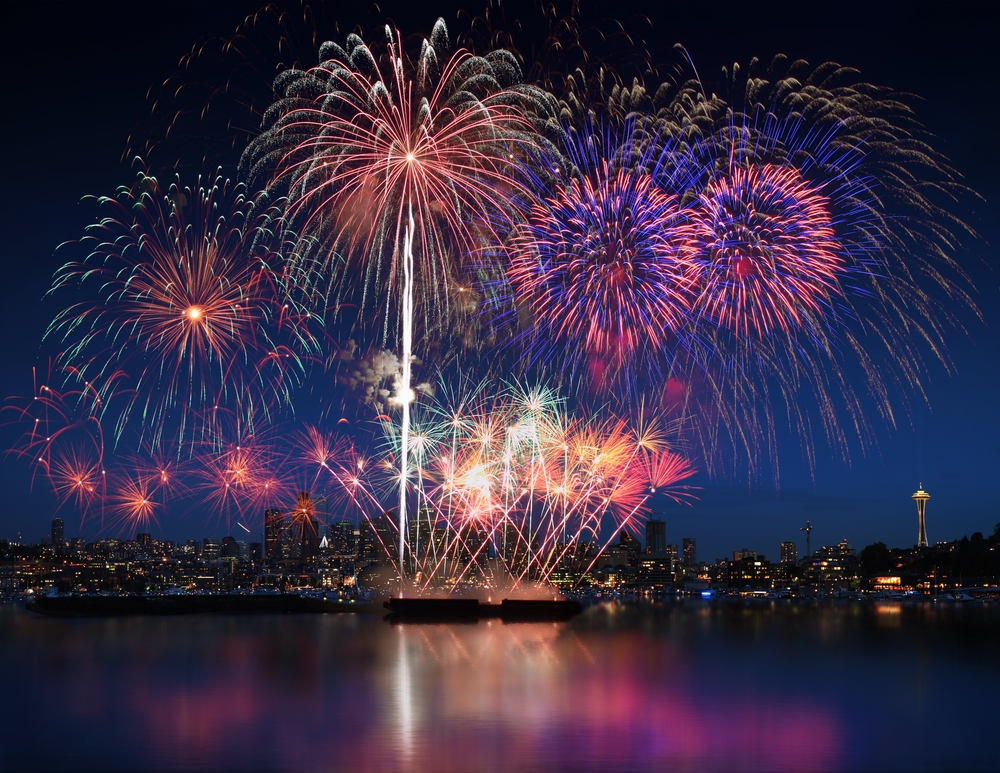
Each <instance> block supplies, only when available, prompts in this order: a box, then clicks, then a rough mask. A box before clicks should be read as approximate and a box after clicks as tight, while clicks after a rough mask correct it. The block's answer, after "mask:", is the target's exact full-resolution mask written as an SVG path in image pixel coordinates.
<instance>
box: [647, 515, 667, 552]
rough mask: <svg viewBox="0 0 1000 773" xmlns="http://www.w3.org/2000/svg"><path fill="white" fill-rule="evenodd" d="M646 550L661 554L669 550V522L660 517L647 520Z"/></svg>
mask: <svg viewBox="0 0 1000 773" xmlns="http://www.w3.org/2000/svg"><path fill="white" fill-rule="evenodd" d="M646 552H647V553H649V554H651V555H654V556H659V555H663V554H664V553H666V552H667V523H666V521H662V520H660V519H659V518H650V519H649V520H648V521H646Z"/></svg>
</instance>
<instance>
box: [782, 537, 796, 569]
mask: <svg viewBox="0 0 1000 773" xmlns="http://www.w3.org/2000/svg"><path fill="white" fill-rule="evenodd" d="M798 560H799V546H798V545H797V544H796V543H794V542H782V543H781V563H783V564H794V563H795V562H796V561H798Z"/></svg>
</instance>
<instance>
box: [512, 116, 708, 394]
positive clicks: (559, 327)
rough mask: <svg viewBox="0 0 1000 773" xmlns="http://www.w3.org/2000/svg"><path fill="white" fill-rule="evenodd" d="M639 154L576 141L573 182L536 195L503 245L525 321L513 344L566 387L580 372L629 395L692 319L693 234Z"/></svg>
mask: <svg viewBox="0 0 1000 773" xmlns="http://www.w3.org/2000/svg"><path fill="white" fill-rule="evenodd" d="M626 133H628V132H627V131H626ZM601 146H603V147H604V150H603V152H602V151H600V150H598V148H599V147H601ZM634 151H635V148H634V146H633V145H632V143H631V141H619V140H617V139H614V138H612V137H611V136H610V135H609V136H605V137H604V138H603V141H602V138H601V137H600V136H599V135H596V134H594V133H586V134H584V136H583V137H581V138H579V139H578V141H576V142H573V143H571V145H570V153H569V155H568V160H569V168H570V169H571V170H572V176H568V178H564V179H563V180H561V181H559V182H556V183H555V184H552V185H546V186H542V187H543V188H544V190H543V191H542V192H541V195H540V197H539V198H538V199H537V200H536V201H535V202H533V203H532V204H531V205H530V211H529V212H528V214H527V215H526V218H525V222H524V224H523V225H521V226H520V227H519V228H518V229H517V231H516V232H515V236H514V237H513V238H512V239H511V240H510V241H509V242H508V245H509V246H508V252H507V253H506V255H507V256H508V257H507V260H508V263H507V266H506V269H507V277H508V281H509V287H510V291H509V293H510V296H511V297H510V299H504V300H505V301H506V302H507V305H508V306H514V308H515V309H516V311H517V313H518V315H519V316H521V315H524V314H526V315H527V316H528V319H529V320H530V322H529V324H528V326H527V330H525V331H524V332H523V333H521V335H520V338H521V339H522V340H521V341H520V343H523V344H526V345H527V347H528V348H529V350H530V351H532V352H533V354H534V356H533V357H532V361H533V362H538V361H544V362H549V363H551V362H553V361H555V362H557V363H558V364H557V365H556V370H557V371H560V372H562V373H563V375H564V377H565V378H566V379H567V380H568V381H570V382H571V383H572V382H573V381H574V380H576V377H577V376H578V375H579V374H578V371H580V370H581V369H582V368H584V367H585V368H586V369H587V371H589V373H588V375H589V376H590V381H591V382H592V383H593V384H595V385H598V386H604V387H607V386H608V385H610V384H621V383H623V382H624V384H625V385H626V387H627V388H628V389H632V388H634V386H635V382H636V377H637V375H638V374H642V373H653V374H656V373H659V372H660V371H661V370H663V369H664V367H665V366H666V365H667V364H668V363H669V361H670V360H671V358H672V354H671V350H672V348H673V347H674V346H675V345H676V338H675V337H674V336H673V335H672V333H673V332H674V331H676V330H677V329H678V328H680V327H682V326H683V325H685V324H686V322H687V319H688V316H689V314H690V310H691V303H692V300H693V298H694V285H695V282H696V280H697V278H698V272H697V266H696V264H695V261H694V260H693V251H692V237H691V228H690V226H689V224H688V223H687V222H686V218H685V215H684V213H683V212H682V210H681V207H680V205H679V199H678V197H676V196H673V195H670V194H667V193H665V192H663V191H662V190H661V189H660V188H659V187H658V186H657V185H656V183H655V181H654V176H653V174H651V173H650V172H649V171H647V169H646V168H644V167H646V166H648V165H649V161H650V160H649V159H645V158H640V159H638V160H635V159H634ZM644 162H645V163H644ZM654 165H655V164H654ZM554 168H556V169H558V167H555V166H554Z"/></svg>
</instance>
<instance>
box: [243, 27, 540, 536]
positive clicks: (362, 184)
mask: <svg viewBox="0 0 1000 773" xmlns="http://www.w3.org/2000/svg"><path fill="white" fill-rule="evenodd" d="M450 48H451V47H450V44H449V41H448V31H447V28H446V27H445V25H444V23H443V21H441V20H439V21H438V23H437V24H435V26H434V30H433V33H432V35H431V38H430V40H424V41H423V42H422V45H421V49H420V53H419V55H418V57H417V58H416V59H415V60H410V59H409V58H408V57H407V56H406V55H405V52H404V50H403V46H402V40H401V37H400V36H399V34H398V33H396V32H393V30H392V29H391V28H389V27H386V40H385V45H384V47H383V48H382V49H381V50H380V51H373V50H372V49H371V48H369V47H368V46H367V45H366V44H365V43H364V41H362V39H361V38H360V37H358V36H357V35H350V36H348V38H347V43H346V48H342V47H341V46H339V45H337V44H335V43H324V44H323V46H322V47H321V48H320V59H321V63H320V64H319V65H318V66H317V67H315V68H313V69H311V70H308V71H306V72H302V71H298V70H289V71H286V72H285V73H282V74H281V75H280V76H279V77H278V79H277V80H276V82H275V90H276V92H278V93H279V94H281V95H283V98H282V99H281V100H279V101H278V102H277V103H276V104H275V105H274V106H273V107H272V108H271V109H270V110H269V111H268V114H267V115H266V116H265V123H264V131H263V133H262V134H261V136H260V137H259V138H258V139H256V140H255V141H254V142H252V143H251V144H250V146H249V148H248V149H247V152H246V153H245V154H244V160H243V166H244V169H245V170H246V173H247V175H248V176H249V178H250V179H252V180H254V179H259V178H262V177H263V178H266V179H267V180H268V182H269V185H270V187H271V188H276V189H280V190H283V191H287V195H288V198H289V213H290V219H291V222H292V223H293V224H294V225H295V227H296V228H297V229H298V230H299V232H300V233H303V234H306V235H309V236H312V237H313V238H314V240H315V244H316V245H318V247H317V249H318V250H320V251H321V253H322V254H323V256H324V258H325V260H324V262H325V263H326V264H327V265H328V266H329V268H330V269H331V277H332V278H331V280H330V281H331V285H330V287H329V291H328V295H329V296H332V306H333V313H334V315H336V314H337V313H338V311H339V309H340V307H341V306H342V305H343V304H344V303H345V302H356V303H357V306H358V307H359V308H361V309H365V310H366V309H368V308H370V307H371V306H373V305H374V306H375V307H376V308H380V307H381V308H382V309H384V310H383V311H381V312H379V316H380V317H381V327H382V338H383V339H387V338H388V337H389V336H390V331H391V334H392V335H393V336H395V334H396V327H397V323H398V325H399V336H400V343H401V347H402V356H401V358H400V359H401V363H402V368H403V377H402V379H401V382H400V385H399V391H398V393H397V395H396V399H397V402H398V404H399V405H400V406H401V408H402V411H403V437H404V442H403V445H402V446H401V449H400V456H401V464H402V468H403V470H404V474H403V475H402V477H403V478H404V479H405V477H406V474H405V469H406V465H407V453H408V451H407V443H406V442H405V438H406V436H407V433H408V426H409V416H408V414H409V405H410V403H411V402H412V390H411V386H410V382H409V373H410V363H411V358H412V343H413V328H414V325H415V323H416V321H417V320H416V315H417V314H418V313H419V312H418V311H417V309H418V308H419V309H420V310H421V311H422V314H421V315H420V316H421V317H422V319H421V321H422V323H423V328H424V330H425V336H428V335H432V334H434V333H435V332H440V327H441V325H442V324H443V322H444V321H445V320H447V318H448V317H449V314H450V309H449V303H448V298H449V295H448V287H449V284H450V282H451V281H453V279H454V277H455V270H454V268H453V265H452V262H453V261H455V260H456V259H461V258H462V256H463V254H464V253H467V252H469V251H470V250H471V249H473V248H474V247H475V245H476V244H477V242H478V239H479V237H480V234H479V232H478V231H479V228H480V226H479V225H478V224H486V223H488V222H490V216H491V215H494V214H495V213H497V212H500V213H502V212H504V211H505V210H506V209H507V200H508V199H509V191H510V190H511V188H512V185H513V183H512V182H511V180H512V175H511V174H510V171H511V169H512V168H513V164H512V160H513V158H514V154H515V153H516V152H517V153H519V152H521V151H520V148H521V147H522V146H523V144H524V143H525V142H529V143H533V142H534V139H533V138H534V135H533V133H532V132H531V127H530V125H529V124H528V122H527V121H526V120H525V119H524V118H523V117H522V114H521V110H520V109H519V105H520V104H523V103H525V102H526V101H529V100H530V99H531V98H532V95H533V94H534V93H535V90H534V89H531V88H529V87H523V86H520V85H519V80H520V70H519V68H518V66H517V62H516V59H515V58H514V57H513V56H512V55H511V54H510V53H508V52H506V51H494V52H491V53H490V54H488V55H487V56H485V57H475V56H472V55H470V54H468V53H467V52H465V51H461V50H458V51H455V52H451V51H450ZM356 261H360V265H357V264H356ZM418 262H419V268H418ZM357 277H361V278H362V283H361V287H360V288H358V287H356V282H357ZM359 292H360V297H356V296H357V294H358V293H359ZM373 300H374V304H373ZM418 301H419V306H418V305H417V302H418ZM399 510H400V513H399V517H400V524H401V528H400V535H401V539H404V538H405V532H406V529H405V523H406V512H405V510H406V503H405V495H404V492H403V491H402V490H401V492H400V506H399ZM401 550H402V547H401Z"/></svg>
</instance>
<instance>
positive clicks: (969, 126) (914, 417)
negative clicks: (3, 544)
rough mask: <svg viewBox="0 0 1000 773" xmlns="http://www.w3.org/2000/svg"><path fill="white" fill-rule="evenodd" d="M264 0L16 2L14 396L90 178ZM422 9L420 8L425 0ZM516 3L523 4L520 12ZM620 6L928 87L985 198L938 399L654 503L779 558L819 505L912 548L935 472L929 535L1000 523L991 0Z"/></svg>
mask: <svg viewBox="0 0 1000 773" xmlns="http://www.w3.org/2000/svg"><path fill="white" fill-rule="evenodd" d="M407 5H409V6H410V9H409V10H407V11H405V12H403V13H396V12H394V11H393V10H392V8H391V4H388V3H387V4H383V5H382V9H383V10H384V11H385V13H386V15H387V16H388V17H390V18H392V20H393V21H395V22H396V24H398V25H399V26H400V28H401V29H402V30H403V31H404V32H406V33H420V34H428V33H429V32H430V28H431V26H432V25H433V23H434V20H435V18H436V17H437V16H443V17H444V18H445V19H446V21H449V20H451V19H452V18H453V17H454V16H455V14H456V11H457V10H458V6H457V5H455V4H452V3H438V4H437V5H433V4H429V3H427V4H423V3H421V4H417V3H413V4H407ZM256 7H257V6H256V4H247V3H233V4H229V3H212V4H192V5H189V4H187V3H173V2H171V3H152V4H145V3H144V4H126V3H101V4H94V5H89V4H72V5H63V4H57V3H30V4H28V3H25V4H22V5H13V4H11V5H6V6H5V7H4V25H3V27H4V31H3V33H2V35H3V46H2V55H3V56H4V57H5V62H4V71H5V72H7V74H8V75H7V89H6V93H5V101H6V104H7V107H6V108H5V111H4V120H3V122H2V125H0V131H2V132H3V146H4V147H5V148H6V152H5V153H4V154H3V186H2V189H0V195H2V197H3V203H2V209H0V211H2V212H3V214H4V217H3V220H2V221H0V228H2V240H0V244H2V245H3V260H4V267H5V272H6V275H5V278H4V281H3V283H2V287H0V292H2V293H3V303H2V304H0V315H2V318H0V329H2V330H4V331H5V335H4V340H3V344H2V347H3V348H2V351H3V366H2V368H0V396H8V395H28V394H30V393H31V390H32V382H31V367H32V366H33V365H40V366H41V367H42V369H44V366H45V363H44V359H43V358H44V356H45V353H43V350H42V348H41V347H40V343H41V337H42V334H43V332H44V330H45V327H46V325H47V324H48V322H49V321H50V320H51V318H52V317H53V315H54V314H55V313H56V312H57V311H58V310H59V306H58V305H57V303H54V302H52V301H50V300H47V299H43V295H44V293H45V292H46V290H47V289H48V287H49V284H50V281H51V277H52V274H53V271H55V269H56V268H57V267H58V266H59V264H60V262H61V260H60V258H59V256H57V255H56V254H55V248H56V246H57V245H58V244H60V243H61V242H64V241H67V240H71V239H76V238H78V237H79V236H80V235H81V234H82V232H83V228H84V227H85V226H86V225H87V224H88V223H89V222H91V221H92V218H93V216H94V210H93V208H92V207H90V206H87V205H84V204H81V203H80V202H81V199H82V198H83V197H84V196H86V195H89V194H96V195H109V194H112V193H113V192H114V191H115V189H116V188H117V187H118V186H119V185H122V184H129V183H131V181H132V180H133V179H134V175H135V171H134V170H133V168H132V167H131V166H130V164H129V163H128V159H125V158H123V155H124V151H125V149H126V147H127V146H128V138H129V136H130V134H131V133H133V132H134V131H136V130H142V127H143V126H147V125H148V116H149V113H150V103H149V101H148V100H147V90H148V89H149V88H150V87H151V86H154V85H157V84H159V83H161V82H163V81H164V79H166V78H169V77H171V76H173V75H176V73H177V63H178V61H179V59H180V58H181V56H183V55H184V54H185V53H187V51H188V50H189V49H190V47H191V46H192V45H193V44H194V43H195V42H196V41H197V40H198V39H199V38H200V37H202V36H205V35H222V36H228V35H230V34H231V33H232V31H233V30H234V29H235V28H236V26H237V24H238V23H239V22H240V21H241V20H242V19H243V18H244V17H245V16H246V15H247V14H248V13H250V12H252V11H253V10H255V8H256ZM293 7H294V6H293ZM417 7H422V8H425V9H426V12H420V13H418V12H416V11H414V10H412V9H413V8H417ZM520 7H521V6H518V5H516V4H510V5H509V6H508V7H507V8H508V18H511V17H515V16H517V13H518V11H517V9H519V8H520ZM471 8H472V11H473V12H474V13H475V12H478V10H479V8H478V6H472V7H471ZM525 8H527V9H530V6H525ZM585 8H589V6H585ZM617 8H629V9H630V10H634V11H636V12H638V11H642V12H644V13H647V14H648V15H649V16H650V18H651V21H652V29H653V30H654V33H655V39H651V42H652V43H653V44H654V47H655V48H660V49H662V50H663V51H664V52H669V51H670V46H671V44H673V43H674V42H680V43H683V45H684V46H685V47H686V48H687V49H688V51H689V52H690V53H691V56H692V58H693V60H694V61H695V63H696V64H697V66H698V69H699V71H700V73H701V75H702V77H703V79H705V80H710V79H711V78H713V77H714V75H715V73H717V72H718V70H719V68H721V67H722V66H725V65H727V64H730V63H732V62H733V61H740V62H746V61H748V60H749V59H750V58H751V57H752V56H758V57H760V58H761V59H765V60H766V59H769V58H770V57H771V56H772V55H774V54H776V53H785V54H787V55H788V56H789V57H790V58H793V59H795V58H804V59H807V60H808V61H809V62H810V63H812V64H819V63H821V62H823V61H827V60H835V61H838V62H840V63H842V64H844V65H850V66H853V67H856V68H858V69H859V70H860V71H861V73H862V76H863V78H864V79H865V80H867V81H869V82H872V83H876V84H883V85H888V86H892V87H894V88H897V89H899V90H902V91H908V92H912V93H914V94H917V95H919V96H920V97H921V98H922V101H920V102H919V103H917V111H918V113H917V114H918V118H919V119H920V120H921V121H922V122H923V123H924V125H925V126H926V127H927V128H928V129H929V130H930V131H931V132H932V133H933V134H934V135H936V137H937V140H936V141H935V147H936V148H937V149H938V150H940V151H942V152H943V153H944V154H946V155H947V156H948V157H949V158H950V160H951V162H952V164H953V165H954V167H955V168H956V169H957V170H958V171H959V172H960V173H961V174H962V175H964V178H965V182H966V183H967V185H968V186H969V187H971V188H972V189H974V190H975V191H976V192H977V193H978V194H979V195H980V196H981V197H982V201H981V202H979V203H976V204H975V205H974V206H973V208H972V209H971V211H967V213H966V214H965V218H966V220H967V221H968V222H969V223H970V224H971V225H972V226H973V227H974V228H975V229H976V230H977V231H978V232H979V234H980V235H981V239H980V240H979V241H978V242H970V244H969V249H967V250H964V251H961V252H959V253H956V258H957V260H958V261H959V262H960V263H961V265H962V266H963V268H964V269H965V271H966V272H967V273H968V276H969V278H970V280H971V284H972V286H973V287H974V289H975V290H974V295H975V300H976V303H977V304H978V306H979V309H980V310H981V312H982V316H983V319H982V320H980V319H977V317H976V315H975V314H974V313H973V312H972V311H971V310H969V309H963V308H956V309H953V313H954V315H955V316H956V317H957V318H958V319H959V320H960V321H961V324H962V326H963V327H964V331H963V330H953V331H952V332H951V333H950V334H949V355H950V357H951V360H952V362H953V365H954V372H953V373H952V374H949V373H947V372H945V370H944V368H942V367H941V366H940V365H937V366H934V365H932V367H931V377H930V378H929V379H928V382H927V383H928V398H929V403H930V406H929V408H928V407H927V406H924V405H920V404H916V405H914V407H913V409H912V411H911V412H910V418H909V419H908V418H907V415H906V411H905V410H901V411H900V421H899V426H898V427H897V428H896V429H895V430H890V429H889V428H886V427H884V426H880V425H878V424H876V434H877V440H878V449H877V451H876V452H875V453H874V454H873V455H871V456H869V457H868V458H865V457H863V456H862V455H861V453H860V451H857V450H856V449H855V453H854V458H853V459H852V461H851V463H850V464H846V463H845V462H844V461H842V460H841V459H839V458H834V457H833V456H832V454H831V453H830V452H828V451H827V450H826V449H824V448H823V447H820V448H818V449H817V469H816V472H815V477H814V478H813V477H812V476H811V475H810V473H809V470H808V468H807V466H806V465H805V464H804V463H803V462H802V461H801V456H800V454H799V453H798V450H797V443H796V442H795V440H794V439H793V438H784V439H783V441H782V446H783V448H782V450H781V452H780V455H779V458H780V461H781V477H780V488H778V489H777V490H776V488H775V485H774V483H773V481H771V480H765V481H751V482H748V481H747V480H745V479H741V478H739V477H736V478H735V479H734V478H731V477H721V476H720V477H717V478H715V479H710V478H708V477H707V476H705V475H699V476H698V478H697V479H696V480H695V483H696V484H697V485H699V486H701V487H702V490H701V491H700V492H699V498H698V500H697V501H695V502H694V503H693V506H690V507H680V506H676V505H671V504H667V503H665V502H659V501H654V503H653V506H654V509H656V510H657V511H658V512H659V513H660V514H661V515H662V517H664V518H665V519H666V520H667V535H668V541H669V542H676V543H678V544H679V543H680V541H681V539H682V538H683V537H695V538H696V539H697V540H698V557H699V558H700V559H702V560H713V559H714V558H716V557H721V556H724V555H728V554H729V553H730V552H731V551H732V550H733V549H736V548H742V547H748V548H750V549H751V550H756V551H758V552H763V553H765V554H767V556H768V558H772V559H777V558H778V544H779V543H780V542H781V541H784V540H788V539H794V540H798V541H799V543H800V553H804V550H805V544H804V539H803V538H802V535H801V533H800V532H799V527H800V526H802V525H803V524H804V522H805V520H806V519H809V520H810V521H811V522H812V525H813V527H814V531H813V535H812V541H813V546H814V547H815V546H818V545H823V544H833V543H835V542H838V541H840V540H841V539H843V538H847V539H848V541H850V542H851V543H852V544H854V545H855V546H856V547H858V548H860V547H862V546H864V545H866V544H869V543H871V542H874V541H876V540H882V541H884V542H886V543H887V544H889V545H890V546H910V545H912V544H914V543H915V542H916V529H917V523H916V514H915V507H914V505H913V502H912V501H911V500H910V498H909V496H910V494H911V493H913V491H915V490H916V487H917V484H918V483H921V482H922V483H923V486H924V488H925V489H927V490H928V491H929V492H930V493H931V495H932V497H933V498H932V500H931V501H930V503H929V505H928V511H927V512H928V526H927V530H928V536H929V538H930V541H931V542H935V541H939V540H952V539H956V538H960V537H961V536H962V535H965V534H971V533H972V532H976V531H982V532H984V533H989V532H991V531H992V529H993V526H994V524H996V523H997V522H998V521H1000V504H998V499H997V496H996V493H995V488H996V485H997V482H998V481H1000V474H998V473H1000V411H998V408H997V399H996V391H997V387H996V385H997V383H1000V332H998V331H1000V291H998V267H1000V266H998V258H997V245H998V244H1000V234H998V229H997V212H998V201H1000V199H998V196H1000V191H998V189H997V187H998V186H997V181H998V178H1000V175H998V163H997V161H998V153H997V143H996V126H997V104H998V93H997V91H998V83H1000V78H998V71H997V60H996V57H995V55H994V48H995V35H996V25H995V22H994V21H993V20H992V13H991V11H990V5H989V4H986V3H949V4H935V3H929V4H919V3H905V4H904V3H885V4H870V3H866V4H860V3H859V4H847V3H838V4H832V3H831V4H792V5H785V4H740V5H738V6H727V5H720V4H713V5H711V6H707V5H706V6H700V5H692V4H684V5H683V6H678V7H677V8H676V9H674V8H672V7H670V6H664V7H663V8H661V7H660V6H659V4H657V5H656V6H651V7H649V8H644V7H640V6H639V5H629V4H604V5H603V7H602V9H601V11H600V12H593V11H585V16H587V15H588V14H589V16H588V18H590V19H593V20H596V19H599V18H601V17H602V16H605V15H607V14H608V13H610V12H612V11H613V9H617ZM337 14H338V11H337V10H336V8H335V7H327V8H325V9H323V12H322V13H318V14H317V16H318V17H320V18H321V24H320V27H321V30H320V32H321V36H323V37H324V39H325V38H326V37H330V38H332V39H335V40H338V41H342V39H343V37H344V35H345V34H346V32H347V31H349V29H350V27H351V24H352V20H349V19H347V18H346V17H345V18H343V19H342V24H341V29H340V31H339V32H338V31H336V30H335V29H333V27H332V21H334V20H336V19H337ZM369 18H371V17H369ZM368 28H369V29H370V24H369V25H368ZM230 140H231V138H222V140H220V142H223V143H224V142H226V141H230ZM231 156H232V154H230V155H229V157H227V158H231ZM223 160H226V159H223ZM204 171H205V172H206V173H210V172H212V171H213V169H212V168H207V169H205V170H204ZM226 171H227V173H229V174H233V170H231V169H230V170H226ZM45 351H46V352H47V351H48V350H45ZM847 375H848V377H849V378H850V376H851V374H850V373H848V374H847ZM897 405H899V406H902V405H903V403H902V401H898V402H897ZM18 434H19V432H18V431H17V429H16V428H12V427H9V426H8V427H3V428H0V446H2V447H4V448H9V447H11V446H12V444H13V443H14V441H15V439H16V437H17V435H18ZM0 486H2V491H3V496H2V499H0V502H2V504H0V539H2V538H13V537H15V536H16V535H18V534H21V535H22V536H23V538H24V539H26V540H27V541H29V542H33V541H37V540H38V539H39V537H40V536H41V535H43V534H46V533H47V532H48V528H49V520H50V518H51V517H52V515H53V500H52V498H51V496H50V495H49V494H47V493H46V491H45V485H44V483H43V482H42V481H38V482H36V484H35V490H34V492H33V493H31V492H30V491H29V469H28V466H27V464H26V463H25V462H24V460H20V459H17V458H14V457H8V458H7V459H5V460H4V462H3V464H2V466H0ZM61 515H62V517H64V518H65V519H66V521H67V527H66V535H67V537H70V536H76V535H78V534H82V535H83V536H87V537H90V538H93V537H95V536H97V534H98V532H99V524H98V523H97V522H95V521H88V522H87V523H85V524H84V526H83V528H82V530H81V527H80V523H79V519H78V517H77V516H76V515H75V514H74V513H72V512H71V511H70V510H69V509H65V510H63V511H61ZM218 528H219V526H218V524H217V523H214V522H206V521H205V520H204V519H202V518H199V517H197V516H195V515H191V514H182V513H177V514H168V515H167V516H165V517H163V518H161V521H160V523H159V525H158V526H157V527H154V529H153V532H154V536H155V537H162V538H168V539H183V538H187V537H199V538H200V537H203V536H223V535H221V534H218V533H217V532H218ZM104 534H109V532H107V531H105V532H104Z"/></svg>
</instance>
